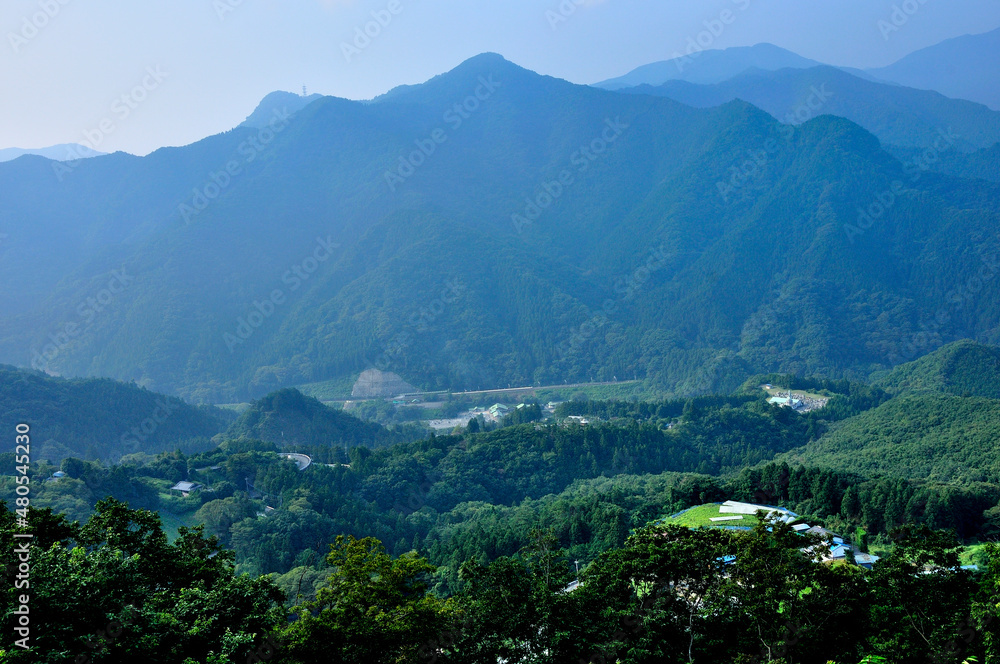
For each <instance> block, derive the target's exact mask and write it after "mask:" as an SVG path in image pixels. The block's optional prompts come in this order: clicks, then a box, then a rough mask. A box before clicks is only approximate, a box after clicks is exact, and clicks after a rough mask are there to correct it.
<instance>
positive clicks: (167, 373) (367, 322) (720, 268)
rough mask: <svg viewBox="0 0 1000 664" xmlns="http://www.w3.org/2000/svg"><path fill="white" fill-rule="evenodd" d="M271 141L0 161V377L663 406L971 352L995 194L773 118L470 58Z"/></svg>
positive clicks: (249, 132) (983, 296) (315, 112)
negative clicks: (555, 394)
mask: <svg viewBox="0 0 1000 664" xmlns="http://www.w3.org/2000/svg"><path fill="white" fill-rule="evenodd" d="M477 91H478V92H479V95H480V97H481V98H477V97H475V93H476V92H477ZM470 95H472V97H471V99H472V101H471V102H469V105H470V107H472V106H475V111H468V112H465V115H467V117H462V116H461V115H456V116H453V115H449V114H448V111H449V110H450V109H453V107H454V104H455V103H456V100H466V99H469V98H470ZM281 127H282V128H281V130H280V131H275V132H273V133H272V134H269V140H268V141H266V143H265V144H262V143H261V140H260V138H261V137H260V136H258V133H259V131H260V130H256V129H254V128H252V127H246V126H244V127H240V128H237V129H235V130H233V131H231V132H227V133H224V134H220V135H218V136H214V137H211V138H209V139H206V140H204V141H201V142H198V143H195V144H193V145H190V146H186V147H183V148H170V149H164V150H159V151H157V152H155V153H153V154H151V155H149V156H148V157H144V158H135V157H130V156H127V155H122V154H119V155H111V156H108V157H98V158H94V159H88V160H85V161H82V162H81V163H80V164H79V166H78V167H77V168H75V169H74V170H73V172H72V173H70V174H69V175H68V176H67V177H65V178H63V179H62V180H61V181H60V179H59V178H56V177H53V173H52V171H51V166H50V165H49V163H48V162H45V161H44V160H40V159H37V160H33V159H28V158H24V159H20V160H17V161H16V162H11V163H5V164H0V185H2V186H0V232H3V233H5V234H7V235H8V236H9V239H8V240H7V241H5V243H4V245H3V247H2V248H0V250H2V251H3V252H4V260H3V261H0V278H2V279H3V280H4V283H7V284H10V285H11V288H10V289H8V290H6V291H4V295H3V301H2V302H0V306H2V308H3V309H4V312H5V315H4V317H3V318H2V319H0V359H4V358H6V361H8V362H14V363H20V364H29V363H32V362H34V363H35V364H37V365H39V368H45V369H48V370H50V371H54V372H58V373H60V374H63V375H106V376H111V377H115V378H118V379H122V380H135V381H136V382H137V383H139V384H142V385H145V386H148V387H149V388H150V389H156V390H158V391H164V392H168V393H174V394H179V395H181V396H184V397H185V398H188V399H190V400H192V401H196V402H210V403H229V402H233V401H248V400H251V399H254V398H259V397H261V396H263V395H265V394H268V393H270V392H272V391H274V390H276V389H280V388H282V387H287V386H290V385H296V384H305V383H313V382H317V381H323V380H329V379H340V378H343V377H345V376H350V375H357V373H358V372H360V371H361V370H363V369H366V368H370V367H372V366H376V367H378V368H381V369H387V370H391V371H394V372H396V373H398V374H400V375H401V376H402V377H403V378H404V379H406V380H407V381H408V382H410V383H412V384H414V385H417V386H419V387H423V388H455V389H458V388H466V389H478V388H488V387H497V386H502V385H507V384H521V385H526V384H539V383H541V384H556V383H562V382H563V381H569V382H573V381H577V382H586V381H589V380H591V379H593V380H614V378H615V377H629V378H637V377H638V378H640V379H642V378H645V379H648V381H649V384H650V385H651V386H654V387H656V388H657V389H659V390H662V391H666V392H673V393H678V394H693V393H705V392H723V393H725V392H729V391H731V390H734V389H736V388H737V387H738V386H739V385H740V384H741V383H742V382H743V381H744V380H745V379H746V378H747V377H748V376H750V375H753V374H755V373H762V372H771V371H782V372H791V373H797V374H801V375H821V376H827V377H855V378H857V377H864V376H867V375H868V374H869V373H870V372H871V371H872V370H878V369H888V368H890V367H892V366H894V365H896V364H898V363H900V362H904V361H907V360H910V359H913V358H915V357H919V356H920V355H923V354H925V353H926V352H928V351H930V350H933V349H934V348H936V347H938V346H939V345H941V344H943V343H945V342H948V341H951V340H954V339H958V338H974V339H978V340H980V341H988V340H990V339H995V338H996V335H997V328H998V324H1000V299H998V297H1000V295H998V292H997V290H996V289H995V288H991V287H984V286H983V285H982V284H983V283H985V282H984V281H983V280H984V279H985V277H986V276H989V275H990V274H994V273H995V271H996V270H997V269H998V268H997V265H998V263H997V261H996V259H995V257H996V256H997V252H998V251H1000V246H998V245H997V239H996V236H995V233H993V232H992V231H993V230H994V229H995V228H996V226H997V223H998V221H997V215H998V206H1000V203H998V201H1000V195H998V191H1000V190H998V188H997V187H998V185H994V184H991V183H987V182H983V181H972V180H963V179H957V178H953V177H950V176H942V175H939V174H934V173H926V174H924V175H923V176H922V177H919V178H916V179H914V178H913V177H912V174H911V173H908V172H907V170H906V167H905V166H904V165H903V164H902V163H901V162H899V161H898V160H896V159H895V158H894V157H893V156H891V155H890V154H888V153H886V152H885V151H883V150H882V148H881V146H880V144H879V141H878V140H877V139H876V138H875V137H874V136H872V135H871V134H869V133H868V132H866V131H864V130H863V129H861V128H859V127H858V126H857V125H855V124H853V123H851V122H849V121H847V120H843V119H839V118H834V117H831V116H822V117H817V118H814V119H812V120H811V121H809V122H806V123H805V124H803V125H801V126H798V127H790V126H785V125H781V124H779V123H778V122H776V121H775V120H774V119H773V118H772V117H770V116H768V115H767V114H766V113H764V112H762V111H760V110H759V109H756V108H754V107H753V106H750V105H749V104H746V103H745V102H738V101H737V102H732V103H729V104H725V105H723V106H720V107H718V108H712V109H695V108H691V107H688V106H685V105H683V104H680V103H678V102H675V101H673V100H670V99H666V98H657V97H650V96H644V95H624V94H617V93H612V92H608V91H603V90H598V89H594V88H591V87H586V86H576V85H572V84H570V83H567V82H565V81H559V80H556V79H552V78H548V77H543V76H538V75H536V74H534V73H532V72H529V71H526V70H524V69H521V68H519V67H517V66H515V65H513V64H511V63H509V62H507V61H505V60H503V59H502V58H500V57H499V56H496V55H484V56H479V57H477V58H473V59H472V60H469V61H468V62H466V63H464V64H462V65H461V66H459V67H457V68H456V69H455V70H453V71H451V72H448V73H447V74H444V75H441V76H438V77H436V78H434V79H432V80H431V81H428V82H427V83H426V84H424V85H419V86H410V87H406V88H403V89H400V90H397V91H394V92H393V94H390V95H386V96H385V97H383V98H379V99H377V100H375V101H374V102H372V103H360V102H351V101H347V100H343V99H335V98H323V99H320V100H317V101H315V102H313V103H312V104H309V105H308V106H306V107H305V108H303V109H301V110H300V111H299V112H298V113H296V114H295V115H294V117H292V118H291V119H289V120H288V122H287V124H284V123H283V121H282V124H281ZM438 130H440V132H443V134H442V133H436V134H435V132H437V131H438ZM434 135H437V136H438V139H440V140H439V141H435V140H434V139H433V138H430V139H428V137H431V136H434ZM427 140H430V141H431V143H432V144H433V146H431V144H428V143H427V142H426V141H427ZM254 142H256V144H257V145H259V146H260V148H259V149H258V148H256V147H254V148H251V147H250V146H252V145H253V143H254ZM421 145H423V146H424V148H425V150H426V152H430V154H426V153H425V152H421V150H420V146H421ZM432 147H433V151H432V149H431V148H432ZM414 151H416V153H414ZM762 152H763V153H764V156H763V157H760V155H761V153H762ZM414 154H416V156H413V155H414ZM748 155H749V157H748ZM754 155H756V157H754ZM251 157H252V159H251ZM409 157H413V160H414V161H415V162H419V165H417V166H415V165H413V164H412V163H409V162H408V161H407V159H408V158H409ZM748 158H749V159H750V162H748ZM401 159H402V162H401V161H400V160H401ZM233 160H235V162H236V164H237V165H238V166H239V169H238V171H239V172H238V174H237V175H235V176H229V175H226V177H222V176H220V175H219V171H220V169H223V168H224V167H225V166H226V164H227V163H228V162H230V161H233ZM411 169H412V170H411ZM387 173H388V175H389V177H388V178H387ZM213 174H214V175H215V176H216V179H218V180H219V181H220V182H224V184H218V183H216V182H214V181H213V180H212V176H213ZM226 178H228V181H227V180H226ZM553 183H555V184H553ZM216 189H218V192H217V193H216ZM206 190H207V191H208V192H209V193H211V194H212V197H211V200H209V198H208V197H207V196H206V195H205V191H206ZM195 205H197V207H195ZM185 206H186V207H185ZM859 208H860V209H861V210H870V211H871V212H866V213H865V214H866V215H871V216H860V217H859ZM529 217H530V218H529ZM53 237H55V238H56V240H53V239H52V238H53ZM220 248H224V249H225V250H224V251H223V250H220ZM41 265H44V266H46V267H45V273H44V274H36V272H38V271H39V270H40V269H41V268H40V267H39V266H41ZM984 271H985V272H984ZM116 275H117V276H116ZM984 275H985V276H984ZM977 279H978V280H979V281H976V280H977ZM991 283H993V282H991ZM977 285H978V286H977ZM955 293H961V294H962V296H961V297H960V300H959V301H956V300H955ZM88 298H89V299H90V300H93V301H95V302H97V301H98V300H100V302H102V303H106V304H100V308H99V309H98V308H96V307H93V306H91V305H90V304H89V302H90V300H88ZM941 312H944V314H945V315H940V314H941ZM67 326H72V327H67ZM67 329H72V330H73V332H72V334H70V333H68V332H66V330H67Z"/></svg>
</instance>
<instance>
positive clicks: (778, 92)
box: [620, 66, 1000, 166]
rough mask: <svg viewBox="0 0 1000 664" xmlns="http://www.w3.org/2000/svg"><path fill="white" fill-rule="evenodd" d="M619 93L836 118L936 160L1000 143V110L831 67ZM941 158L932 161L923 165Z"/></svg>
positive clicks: (785, 117) (793, 116) (792, 116)
mask: <svg viewBox="0 0 1000 664" xmlns="http://www.w3.org/2000/svg"><path fill="white" fill-rule="evenodd" d="M620 91H621V92H627V93H632V94H652V95H659V96H663V97H669V98H670V99H674V100H676V101H679V102H682V103H684V104H688V105H691V106H696V107H699V108H705V107H710V106H719V105H721V104H725V103H726V102H730V101H733V100H734V99H742V100H743V101H746V102H749V103H751V104H753V105H754V106H756V107H758V108H760V109H763V110H765V111H767V112H768V113H770V114H771V115H773V116H774V117H775V118H777V119H778V120H779V121H781V122H785V123H791V124H797V123H800V122H802V121H805V120H807V119H809V118H812V117H815V116H816V115H818V114H828V115H836V116H839V117H842V118H847V119H848V120H851V121H852V122H856V123H857V124H859V125H860V126H862V127H864V128H865V129H867V130H868V131H870V132H871V133H873V134H875V135H876V136H878V138H879V140H880V141H882V143H883V144H889V145H897V146H902V147H920V148H932V147H936V151H937V152H938V153H941V154H942V155H943V154H945V153H947V152H949V151H956V152H958V153H959V154H961V153H965V152H970V151H973V150H977V149H981V148H991V147H993V146H994V145H996V144H997V143H1000V112H997V111H995V110H990V109H989V108H987V107H986V106H983V105H981V104H977V103H974V102H970V101H965V100H963V99H949V98H948V97H945V96H944V95H942V94H940V93H938V92H932V91H930V90H916V89H914V88H908V87H903V86H900V85H892V84H888V83H881V82H876V81H871V80H866V79H864V78H861V77H858V76H856V75H854V74H852V73H848V72H846V71H843V70H841V69H838V68H836V67H827V66H822V67H810V68H808V69H802V68H798V69H793V68H787V69H781V70H778V71H765V70H762V69H750V70H748V71H745V72H743V73H741V74H739V75H738V76H734V77H733V78H730V79H728V80H726V81H723V82H720V83H715V84H711V85H697V84H694V83H690V82H687V81H681V80H673V81H669V82H667V83H664V84H663V85H659V86H651V85H640V86H636V87H631V88H625V89H623V90H620ZM914 156H915V157H919V156H920V153H919V152H917V153H915V155H914ZM940 158H941V157H940V156H938V155H934V158H933V159H928V160H927V161H928V166H932V165H933V164H935V163H937V161H938V160H939V159H940ZM915 163H921V162H915Z"/></svg>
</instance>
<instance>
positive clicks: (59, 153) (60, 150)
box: [0, 143, 107, 162]
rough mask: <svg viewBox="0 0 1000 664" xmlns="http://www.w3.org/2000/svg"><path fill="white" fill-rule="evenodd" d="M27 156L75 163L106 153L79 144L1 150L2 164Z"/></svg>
mask: <svg viewBox="0 0 1000 664" xmlns="http://www.w3.org/2000/svg"><path fill="white" fill-rule="evenodd" d="M26 154H30V155H36V156H39V157H45V158H46V159H51V160H53V161H75V160H77V159H90V158H91V157H101V156H103V155H105V154H107V153H106V152H98V151H97V150H92V149H91V148H89V147H87V146H86V145H80V144H79V143H60V144H59V145H52V146H49V147H47V148H36V149H31V148H28V149H25V148H3V149H0V162H3V161H11V160H13V159H17V158H18V157H22V156H24V155H26Z"/></svg>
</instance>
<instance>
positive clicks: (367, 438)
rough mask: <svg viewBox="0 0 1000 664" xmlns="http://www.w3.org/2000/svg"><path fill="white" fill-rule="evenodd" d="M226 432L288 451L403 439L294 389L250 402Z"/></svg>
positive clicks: (366, 444)
mask: <svg viewBox="0 0 1000 664" xmlns="http://www.w3.org/2000/svg"><path fill="white" fill-rule="evenodd" d="M226 434H227V436H229V437H230V438H251V439H254V440H263V441H265V442H268V443H274V444H275V445H277V446H278V447H280V448H283V449H287V450H290V451H297V449H296V448H299V447H303V446H309V447H338V446H339V447H344V448H346V447H354V446H356V445H365V446H368V447H377V446H380V445H386V444H388V443H392V442H400V441H401V439H402V437H401V436H398V435H393V434H391V433H390V432H389V431H387V430H386V429H385V428H384V427H382V426H380V425H378V424H374V423H371V422H362V421H361V420H359V419H357V418H356V417H354V416H352V415H349V414H348V413H345V412H343V411H341V410H336V409H334V408H330V407H329V406H325V405H323V404H322V403H320V402H319V401H317V400H316V399H313V398H312V397H307V396H304V395H303V394H302V393H301V392H299V391H298V390H293V389H284V390H279V391H277V392H274V393H272V394H269V395H267V396H266V397H264V398H262V399H260V400H258V401H255V402H254V403H252V404H250V408H249V409H247V410H246V412H244V413H243V414H242V415H240V417H239V419H238V420H236V421H235V422H233V424H232V426H230V427H229V430H228V431H227V432H226Z"/></svg>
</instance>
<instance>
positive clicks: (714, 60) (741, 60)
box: [594, 43, 822, 90]
mask: <svg viewBox="0 0 1000 664" xmlns="http://www.w3.org/2000/svg"><path fill="white" fill-rule="evenodd" d="M820 64H822V63H819V62H817V61H815V60H810V59H808V58H804V57H802V56H801V55H798V54H797V53H793V52H791V51H789V50H786V49H783V48H781V47H780V46H775V45H774V44H768V43H761V44H755V45H753V46H734V47H731V48H726V49H710V50H705V51H695V52H692V53H690V54H685V55H680V57H675V58H672V59H670V60H663V61H661V62H653V63H650V64H648V65H643V66H642V67H638V68H636V69H633V70H632V71H630V72H629V73H628V74H625V75H624V76H620V77H618V78H612V79H608V80H607V81H602V82H600V83H595V84H594V85H595V87H598V88H604V89H607V90H619V89H621V88H628V87H634V86H637V85H643V84H646V85H654V86H655V85H663V84H664V83H666V82H667V81H676V80H679V81H688V82H691V83H699V84H703V85H705V84H712V83H720V82H722V81H725V80H728V79H730V78H732V77H734V76H737V75H739V74H741V73H743V72H745V71H746V70H748V69H751V68H755V69H760V70H763V71H775V70H778V69H787V68H794V69H807V68H809V67H816V66H818V65H820Z"/></svg>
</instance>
